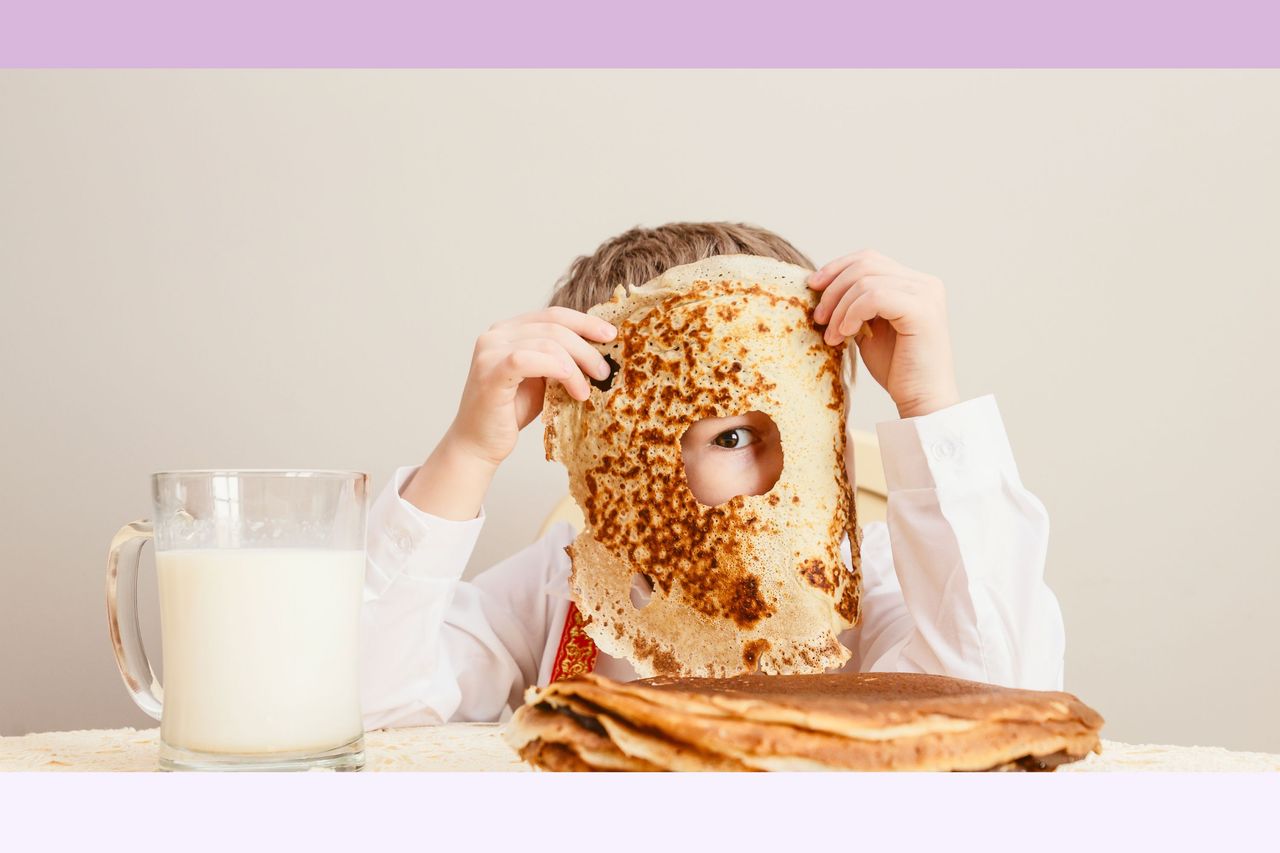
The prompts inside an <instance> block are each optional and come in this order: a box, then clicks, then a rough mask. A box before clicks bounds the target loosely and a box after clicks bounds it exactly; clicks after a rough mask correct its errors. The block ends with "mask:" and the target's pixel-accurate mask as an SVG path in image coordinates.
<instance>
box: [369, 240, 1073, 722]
mask: <svg viewBox="0 0 1280 853" xmlns="http://www.w3.org/2000/svg"><path fill="white" fill-rule="evenodd" d="M719 254H755V255H766V256H769V257H773V258H776V259H778V260H782V261H786V262H789V263H794V264H800V265H802V266H805V267H807V268H810V269H812V268H813V264H812V263H811V262H810V261H809V260H808V259H807V258H806V257H805V256H804V255H802V254H800V252H799V251H797V250H796V249H795V248H794V247H793V246H792V245H791V244H790V243H788V242H787V241H786V240H783V239H782V238H781V237H779V236H777V235H776V234H773V233H771V232H769V231H765V230H763V229H760V228H755V227H752V226H747V225H738V224H731V223H676V224H670V225H665V226H662V227H660V228H653V229H642V228H636V229H633V230H631V231H628V232H626V233H625V234H622V235H620V236H618V237H615V238H613V239H612V240H609V241H607V242H605V243H604V244H603V245H602V246H600V248H599V249H597V250H596V252H595V253H594V254H593V255H591V256H588V257H580V258H578V259H577V260H576V261H574V263H573V264H572V266H571V267H570V268H569V272H568V274H567V275H566V276H565V278H564V279H563V280H562V282H561V283H560V286H559V287H558V289H557V290H556V292H555V294H554V295H553V297H552V300H551V306H552V307H550V308H547V309H544V310H542V311H538V312H535V313H532V314H528V315H524V316H521V317H517V318H515V319H513V320H508V321H505V322H501V323H498V324H496V325H495V326H493V327H492V328H491V329H490V330H489V331H487V332H485V333H484V334H482V335H481V336H480V338H479V339H478V340H477V341H476V345H475V350H474V352H473V354H472V359H471V370H470V374H469V376H468V378H467V384H466V387H465V388H464V390H463V393H462V400H461V403H460V404H459V406H458V413H457V416H456V418H455V419H454V421H453V424H452V425H451V426H450V427H449V430H448V431H447V432H446V434H445V436H444V438H442V439H441V440H440V443H439V444H438V445H437V446H436V448H435V450H433V451H432V453H431V455H430V456H429V457H428V458H427V460H426V462H424V463H423V464H422V466H421V467H419V468H401V469H399V470H398V471H397V472H396V474H395V477H394V478H393V482H392V483H391V484H389V486H388V487H387V489H386V490H385V491H384V492H383V493H382V494H381V496H380V497H379V498H378V499H377V501H376V502H375V503H374V505H373V507H372V509H371V512H370V516H369V534H368V546H369V562H368V569H367V575H366V579H365V605H364V611H363V614H364V615H363V620H364V623H363V643H362V660H361V665H362V681H363V684H362V697H361V699H362V703H363V707H364V713H365V724H366V726H367V727H368V728H377V727H382V726H390V725H421V724H427V723H442V722H445V721H451V720H452V721H462V720H496V719H499V717H500V716H501V715H502V714H503V712H504V710H505V709H506V708H507V707H508V706H510V707H517V706H518V705H519V704H520V703H521V695H522V694H523V692H524V690H525V688H526V687H527V686H529V685H531V684H545V683H547V681H549V680H550V679H551V678H552V677H553V675H554V674H555V673H554V671H553V670H554V669H555V666H556V664H557V659H558V657H559V658H563V642H562V641H563V640H564V639H565V638H566V637H567V636H569V635H570V634H571V633H572V632H573V628H574V625H573V622H572V620H570V606H569V605H570V598H569V584H568V579H569V558H568V556H567V555H566V554H565V553H564V546H565V545H567V544H569V543H570V542H571V541H572V540H573V538H574V536H575V532H574V531H573V530H572V529H571V528H570V526H569V525H567V524H561V525H557V526H556V527H554V528H553V529H552V530H551V531H550V532H549V533H548V534H547V535H546V536H545V537H543V538H542V539H541V540H540V541H538V542H535V543H534V544H532V545H530V546H529V547H527V548H525V549H524V550H522V551H520V552H519V553H517V554H515V555H514V556H512V557H510V558H508V559H507V560H504V561H503V562H501V563H499V564H498V565H496V566H494V567H493V568H491V569H489V570H488V571H485V572H483V573H482V574H480V575H479V576H478V577H476V578H475V580H473V581H470V582H466V581H462V580H460V579H459V578H460V577H461V575H462V572H463V568H464V567H465V566H466V563H467V559H468V557H469V556H470V554H471V551H472V548H473V547H474V545H475V541H476V537H477V536H478V535H479V532H480V527H481V525H482V524H483V522H484V514H483V511H482V507H481V503H482V501H483V499H484V495H485V491H486V489H487V488H488V485H489V482H490V480H491V478H492V477H493V474H494V471H496V469H497V467H498V465H499V464H501V462H502V461H503V460H504V459H505V458H506V457H507V456H508V455H509V454H510V453H511V451H512V449H513V448H514V447H515V443H516V437H517V435H518V433H519V431H520V430H521V429H523V428H524V427H525V426H527V425H528V424H529V423H531V422H532V421H533V420H534V419H535V418H536V417H537V415H538V413H539V411H540V409H541V407H542V399H543V391H544V389H545V383H546V382H547V381H556V382H560V383H562V384H563V385H564V387H565V389H566V390H567V391H568V393H569V394H570V395H571V396H573V397H574V398H575V399H579V400H585V399H586V398H587V396H588V394H589V391H590V388H589V385H588V382H589V379H591V378H596V379H603V378H605V377H607V376H608V375H609V365H608V364H606V363H605V361H604V358H603V357H602V356H601V355H600V354H599V353H598V352H597V350H596V349H595V348H594V347H593V346H591V344H589V343H588V341H594V342H606V341H608V340H611V339H612V338H613V336H614V335H615V333H616V330H615V329H614V328H613V327H612V326H610V325H609V324H608V323H606V322H604V321H603V320H600V319H597V318H594V317H591V316H590V315H588V314H586V313H583V312H585V311H586V310H587V309H588V308H590V307H591V306H592V305H595V304H597V303H599V302H603V301H605V300H606V299H608V298H609V296H610V295H611V294H612V292H613V289H614V288H615V287H616V286H617V285H618V284H619V283H632V284H642V283H644V282H646V281H648V280H650V279H651V278H654V277H655V276H657V275H659V274H661V273H662V272H664V271H665V270H666V269H668V268H670V267H673V266H678V265H681V264H686V263H692V262H694V261H697V260H701V259H703V258H706V257H710V256H712V255H719ZM809 286H810V287H811V288H813V289H814V290H816V291H820V292H821V294H822V295H821V298H820V300H819V303H818V305H817V307H816V308H815V310H814V320H815V322H817V323H818V324H819V325H825V326H826V332H825V338H826V340H827V342H828V343H830V344H838V343H840V342H841V341H843V340H845V339H846V338H847V337H848V336H849V335H851V334H854V333H855V332H856V331H857V330H859V329H860V328H861V326H862V324H863V323H864V322H865V323H867V324H868V325H869V327H870V330H871V332H872V334H871V335H869V336H868V335H859V336H858V337H857V338H856V339H855V340H856V342H857V345H858V348H859V353H860V355H861V358H862V361H863V363H864V364H865V365H866V367H867V370H868V371H869V372H870V373H871V375H872V377H873V378H875V380H876V381H877V382H879V383H880V384H881V385H882V386H884V387H885V389H886V390H887V391H888V392H889V394H890V396H891V397H892V398H893V401H894V403H895V404H896V405H897V408H898V414H899V416H900V418H901V420H897V421H891V422H888V423H884V424H880V425H879V426H878V428H877V431H878V434H879V439H880V449H881V455H882V458H883V463H884V469H885V477H886V480H887V482H888V486H889V500H888V521H887V524H885V523H871V524H867V525H865V527H864V530H863V542H862V575H863V592H862V621H861V622H860V623H859V625H858V626H857V627H856V628H854V629H852V630H850V631H847V632H845V634H843V635H842V636H841V638H840V639H841V642H842V643H844V645H846V646H847V647H848V648H849V649H851V650H852V652H853V657H852V658H851V659H850V661H849V663H848V664H847V665H846V669H849V670H862V671H871V670H879V671H913V672H929V673H936V674H939V675H949V676H953V677H957V678H968V679H973V680H976V681H987V682H992V683H996V684H1004V685H1008V686H1012V687H1024V688H1032V689H1040V690H1055V689H1061V687H1062V667H1063V645H1064V635H1063V627H1062V616H1061V613H1060V611H1059V608H1058V603H1057V600H1056V599H1055V598H1054V595H1053V593H1052V592H1051V591H1050V590H1049V588H1048V587H1047V586H1046V585H1045V583H1044V580H1043V575H1044V559H1045V548H1046V541H1047V538H1048V532H1049V522H1048V517H1047V515H1046V513H1045V510H1044V507H1043V505H1041V503H1040V502H1039V501H1038V500H1037V499H1036V498H1035V497H1034V496H1033V495H1031V494H1030V493H1029V492H1028V491H1027V490H1026V489H1025V488H1023V486H1022V483H1021V481H1020V480H1019V477H1018V472H1017V468H1016V467H1015V465H1014V461H1013V456H1012V452H1011V451H1010V448H1009V442H1008V439H1007V438H1006V436H1005V433H1004V426H1003V424H1002V423H1001V420H1000V415H999V413H998V411H997V410H996V406H995V402H994V400H993V399H992V398H991V397H989V396H988V397H980V398H977V399H974V400H970V401H967V402H959V397H958V395H957V392H956V385H955V376H954V371H953V368H952V364H951V345H950V339H949V335H948V329H947V319H946V305H945V299H944V294H943V286H942V283H941V282H940V281H938V279H936V278H934V277H933V276H930V275H926V274H924V273H920V272H916V271H915V270H912V269H909V268H907V267H905V266H903V265H902V264H900V263H898V262H896V261H893V260H891V259H889V258H886V257H884V256H882V255H879V254H877V253H875V252H869V251H863V252H855V253H853V254H851V255H846V256H844V257H841V258H837V259H836V260H834V261H832V262H831V263H829V264H827V265H826V266H824V267H822V268H821V269H818V270H817V271H815V272H814V273H813V274H812V275H811V276H810V278H809ZM721 421H723V422H721ZM698 426H699V430H700V432H699V434H697V435H695V434H694V430H690V433H689V434H688V435H687V436H686V439H685V441H684V442H683V444H684V446H685V465H686V473H687V476H688V480H689V484H690V488H691V490H693V492H694V494H695V496H697V497H698V499H699V500H700V501H701V502H703V503H705V504H709V505H713V504H714V503H716V502H719V501H720V500H723V499H725V498H727V497H730V496H732V495H736V494H751V493H753V492H752V491H751V490H752V489H756V490H757V492H754V493H758V489H759V486H760V482H761V481H762V480H763V479H764V478H767V477H768V475H769V466H770V464H771V459H773V457H774V456H775V455H776V448H775V447H774V446H773V444H772V443H773V442H776V441H777V438H776V436H771V435H769V434H768V432H767V430H763V429H761V428H760V425H759V424H756V423H754V422H752V421H751V418H750V416H743V417H742V418H724V419H717V421H716V422H715V423H714V424H712V423H710V422H709V421H708V422H702V423H700V424H699V425H698ZM702 433H705V434H702ZM775 467H776V466H775ZM847 548H848V543H847V542H846V543H845V559H846V561H847V560H848V551H847ZM566 620H570V621H569V625H568V626H566ZM578 639H579V640H580V639H581V638H580V637H579V638H578ZM594 671H595V672H598V673H600V674H601V675H605V676H608V677H611V678H615V679H618V680H628V679H632V678H635V672H634V670H633V669H632V668H631V666H630V664H629V663H628V662H627V661H626V660H622V659H615V658H611V657H608V656H607V655H605V654H603V653H600V654H599V657H598V659H597V660H596V663H595V666H594Z"/></svg>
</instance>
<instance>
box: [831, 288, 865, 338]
mask: <svg viewBox="0 0 1280 853" xmlns="http://www.w3.org/2000/svg"><path fill="white" fill-rule="evenodd" d="M852 290H853V287H852V286H849V287H846V288H845V289H844V290H843V292H842V293H841V295H840V299H839V301H838V302H837V303H836V305H835V306H834V307H833V308H832V309H831V317H830V318H829V320H828V322H827V328H826V331H824V332H823V333H822V339H823V340H824V341H826V342H827V343H828V344H829V345H831V346H836V345H837V344H839V343H840V342H841V341H843V340H844V335H842V334H840V323H841V321H842V320H843V319H844V316H845V314H847V313H849V306H850V305H852V304H853V302H854V300H855V299H857V298H858V297H859V296H860V295H861V293H860V292H859V293H852V292H850V291H852Z"/></svg>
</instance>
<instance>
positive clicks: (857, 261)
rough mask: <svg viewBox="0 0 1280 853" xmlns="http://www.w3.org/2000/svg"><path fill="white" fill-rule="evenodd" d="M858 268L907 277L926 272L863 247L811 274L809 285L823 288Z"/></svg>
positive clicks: (921, 275)
mask: <svg viewBox="0 0 1280 853" xmlns="http://www.w3.org/2000/svg"><path fill="white" fill-rule="evenodd" d="M850 269H853V270H858V271H860V272H861V274H863V275H901V276H904V277H906V278H923V277H924V275H925V274H924V273H922V272H918V271H916V270H913V269H911V268H910V267H908V266H906V265H905V264H902V263H899V262H898V261H895V260H894V259H893V258H889V257H886V256H884V255H882V254H880V253H879V252H877V251H876V250H874V249H863V250H861V251H858V252H854V253H852V254H849V255H843V256H841V257H839V258H836V259H835V260H834V261H832V262H831V263H829V264H826V265H824V266H822V267H819V268H818V269H817V270H815V271H814V272H813V273H811V274H810V275H809V278H808V283H809V287H811V288H813V289H814V290H823V289H825V288H828V287H830V286H831V285H832V283H833V282H835V281H836V279H837V278H838V277H839V276H841V275H842V274H843V273H845V272H846V271H847V270H850Z"/></svg>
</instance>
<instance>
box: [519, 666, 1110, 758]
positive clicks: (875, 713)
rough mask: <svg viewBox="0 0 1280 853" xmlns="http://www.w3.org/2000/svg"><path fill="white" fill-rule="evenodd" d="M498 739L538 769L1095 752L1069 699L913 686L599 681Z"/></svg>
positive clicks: (560, 685)
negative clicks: (504, 740) (504, 739)
mask: <svg viewBox="0 0 1280 853" xmlns="http://www.w3.org/2000/svg"><path fill="white" fill-rule="evenodd" d="M525 699H526V704H525V705H524V706H523V707H521V708H520V709H519V710H518V711H516V714H515V716H514V717H513V718H512V719H511V722H510V723H509V725H508V727H507V730H506V735H505V736H506V739H507V742H508V743H510V744H511V746H512V747H513V748H515V749H516V751H517V752H519V754H520V757H521V758H523V759H524V760H525V761H527V762H529V763H530V764H532V765H534V766H535V767H538V768H541V769H544V770H568V771H584V770H641V771H660V770H709V771H725V770H735V771H737V770H1053V769H1054V768H1055V767H1057V766H1058V765H1060V764H1065V763H1068V762H1072V761H1078V760H1080V759H1082V758H1084V757H1085V756H1087V755H1088V754H1089V753H1090V752H1101V747H1100V745H1099V739H1098V731H1099V729H1100V728H1101V727H1102V722H1103V720H1102V717H1101V716H1099V715H1098V713H1097V712H1096V711H1094V710H1093V709H1092V708H1090V707H1088V706H1087V705H1085V704H1084V703H1082V702H1081V701H1080V700H1079V699H1077V698H1076V697H1074V696H1072V695H1071V694H1069V693H1058V692H1042V691H1036V690H1016V689H1012V688H1007V687H998V686H996V685H993V684H983V683H980V682H975V681H963V680H961V679H956V678H945V677H942V676H937V675H921V674H917V673H905V672H890V673H839V674H830V675H776V676H770V675H761V674H752V675H742V676H737V677H733V678H670V677H658V678H650V679H646V680H643V681H634V682H630V683H620V682H616V681H611V680H609V679H607V678H602V677H600V676H597V675H590V674H588V675H586V676H582V677H579V678H572V679H566V680H562V681H557V682H555V683H553V684H551V685H548V686H547V687H543V688H531V689H530V690H529V692H528V694H527V695H526V697H525Z"/></svg>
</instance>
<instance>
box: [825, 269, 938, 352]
mask: <svg viewBox="0 0 1280 853" xmlns="http://www.w3.org/2000/svg"><path fill="white" fill-rule="evenodd" d="M914 286H915V283H914V282H912V281H910V280H908V279H903V278H899V277H897V276H881V275H873V276H868V277H866V278H860V279H858V280H857V281H856V282H854V283H853V284H851V285H849V286H848V287H843V295H842V296H841V297H840V303H839V304H838V305H837V306H836V308H835V309H834V310H833V311H832V314H831V322H829V323H828V324H827V331H826V333H825V334H824V335H823V339H824V340H826V341H827V342H828V343H830V344H831V345H832V346H835V345H836V344H838V343H840V342H841V341H843V340H844V339H845V338H847V337H848V336H849V335H850V334H851V333H855V332H856V334H855V337H858V336H861V335H863V334H867V335H869V334H871V327H870V326H866V325H865V324H866V321H867V320H870V319H871V318H870V317H866V318H864V319H863V320H862V321H860V322H858V323H857V324H853V323H852V322H851V321H850V320H849V319H848V317H849V312H850V309H851V308H852V306H853V305H854V304H856V303H857V302H858V300H859V299H862V298H863V297H864V296H866V295H867V294H870V293H877V292H879V291H883V290H891V291H896V292H900V293H903V294H906V295H908V296H910V295H912V294H913V293H914Z"/></svg>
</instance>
